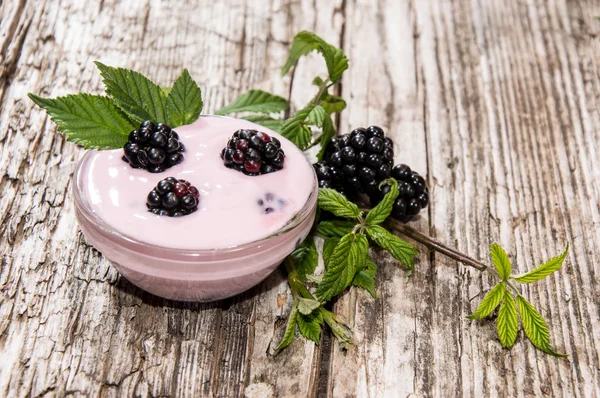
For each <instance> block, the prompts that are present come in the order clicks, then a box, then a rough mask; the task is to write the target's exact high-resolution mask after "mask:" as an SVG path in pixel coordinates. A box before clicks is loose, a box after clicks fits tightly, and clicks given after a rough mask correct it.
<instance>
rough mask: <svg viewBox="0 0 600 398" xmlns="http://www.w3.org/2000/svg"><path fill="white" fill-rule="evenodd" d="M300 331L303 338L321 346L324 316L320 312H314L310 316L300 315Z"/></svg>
mask: <svg viewBox="0 0 600 398" xmlns="http://www.w3.org/2000/svg"><path fill="white" fill-rule="evenodd" d="M297 322H298V329H300V333H301V334H302V336H304V337H306V338H307V339H309V340H312V341H314V342H315V343H316V344H319V342H320V340H321V325H322V324H323V315H321V312H320V311H314V312H313V313H311V314H310V315H303V314H298V318H297Z"/></svg>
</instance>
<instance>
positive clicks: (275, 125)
mask: <svg viewBox="0 0 600 398" xmlns="http://www.w3.org/2000/svg"><path fill="white" fill-rule="evenodd" d="M242 119H246V120H248V121H250V122H252V123H256V124H260V125H261V126H264V127H266V128H268V129H271V130H273V131H276V132H278V133H279V132H280V131H281V126H283V120H280V119H273V118H272V117H271V116H267V115H248V116H244V117H242Z"/></svg>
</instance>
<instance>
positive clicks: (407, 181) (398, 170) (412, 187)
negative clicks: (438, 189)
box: [369, 164, 429, 222]
mask: <svg viewBox="0 0 600 398" xmlns="http://www.w3.org/2000/svg"><path fill="white" fill-rule="evenodd" d="M392 177H394V178H395V179H396V180H397V181H398V197H397V198H396V201H395V202H394V207H393V208H392V217H394V218H395V219H397V220H398V221H402V222H408V221H411V220H412V219H414V218H415V217H416V215H417V214H419V211H421V209H424V208H426V207H427V205H428V204H429V190H428V189H427V185H426V184H425V179H424V178H423V177H421V176H420V175H419V173H417V172H416V171H412V170H411V169H410V167H408V166H407V165H405V164H398V165H396V166H394V168H393V169H392ZM389 191H390V186H389V185H384V186H383V187H381V190H380V191H378V192H377V193H376V194H372V195H369V199H370V200H371V205H373V206H375V205H377V204H378V203H379V202H381V200H382V199H383V196H384V195H385V194H386V193H388V192H389Z"/></svg>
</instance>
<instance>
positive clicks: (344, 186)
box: [314, 126, 429, 222]
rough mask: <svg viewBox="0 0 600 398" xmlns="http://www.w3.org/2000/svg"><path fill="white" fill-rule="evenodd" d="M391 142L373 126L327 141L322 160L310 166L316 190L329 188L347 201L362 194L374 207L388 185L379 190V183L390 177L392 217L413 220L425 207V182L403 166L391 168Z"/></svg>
mask: <svg viewBox="0 0 600 398" xmlns="http://www.w3.org/2000/svg"><path fill="white" fill-rule="evenodd" d="M393 161H394V143H393V141H392V140H391V139H390V138H389V137H386V136H385V134H384V132H383V130H382V129H381V128H379V127H377V126H370V127H368V128H366V129H364V128H357V129H355V130H353V131H352V132H351V133H350V134H345V135H342V136H340V137H338V138H334V139H333V140H331V142H330V143H329V145H328V146H327V148H326V149H325V156H324V157H323V161H321V162H318V163H316V164H315V165H314V167H315V172H316V174H317V178H318V180H319V187H321V188H333V189H335V190H337V191H339V192H340V193H342V194H343V195H344V196H346V197H347V198H348V199H349V200H355V199H357V197H358V195H360V194H366V195H367V196H368V197H369V199H370V201H371V205H372V206H376V205H377V204H378V203H379V202H381V200H382V199H383V197H384V196H385V194H386V193H388V192H389V191H390V186H389V185H385V186H383V187H382V188H381V190H380V189H379V184H380V183H381V181H383V180H385V179H386V178H388V177H390V176H392V177H394V178H395V179H396V180H397V181H398V197H397V199H396V201H395V203H394V207H393V209H392V217H394V218H396V219H397V220H399V221H402V222H408V221H411V220H412V219H414V218H415V216H416V215H417V214H419V211H421V209H424V208H425V207H427V205H428V204H429V190H428V189H427V185H426V184H425V180H424V179H423V177H421V176H420V175H419V174H418V173H416V172H414V171H412V170H411V169H410V167H408V166H407V165H404V164H399V165H396V166H395V167H394V166H393Z"/></svg>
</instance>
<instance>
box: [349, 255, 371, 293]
mask: <svg viewBox="0 0 600 398" xmlns="http://www.w3.org/2000/svg"><path fill="white" fill-rule="evenodd" d="M376 273H377V264H375V263H374V262H373V260H371V259H370V258H368V257H367V259H366V261H365V269H363V270H361V271H358V272H357V273H356V275H354V279H353V280H352V284H353V285H354V286H358V287H361V288H363V289H365V290H366V291H368V292H369V294H371V296H372V297H373V299H377V291H376V290H375V274H376Z"/></svg>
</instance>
